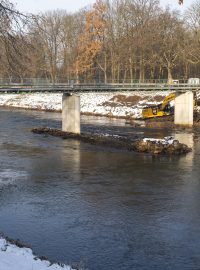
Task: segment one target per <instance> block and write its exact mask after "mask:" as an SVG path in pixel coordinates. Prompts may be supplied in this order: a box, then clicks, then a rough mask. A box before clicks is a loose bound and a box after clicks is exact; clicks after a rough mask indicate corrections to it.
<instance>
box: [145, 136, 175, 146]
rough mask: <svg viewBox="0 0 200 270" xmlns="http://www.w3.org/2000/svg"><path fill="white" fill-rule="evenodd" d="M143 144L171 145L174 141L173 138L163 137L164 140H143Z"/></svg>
mask: <svg viewBox="0 0 200 270" xmlns="http://www.w3.org/2000/svg"><path fill="white" fill-rule="evenodd" d="M143 141H144V142H155V143H161V144H165V145H166V144H173V143H174V141H176V140H175V139H173V137H164V139H155V138H144V139H143Z"/></svg>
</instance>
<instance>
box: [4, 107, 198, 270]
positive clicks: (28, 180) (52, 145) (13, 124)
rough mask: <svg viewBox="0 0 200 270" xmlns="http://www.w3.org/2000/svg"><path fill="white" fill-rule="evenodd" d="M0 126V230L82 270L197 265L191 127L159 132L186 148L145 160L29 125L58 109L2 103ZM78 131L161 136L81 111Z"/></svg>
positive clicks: (51, 123) (53, 117)
mask: <svg viewBox="0 0 200 270" xmlns="http://www.w3.org/2000/svg"><path fill="white" fill-rule="evenodd" d="M0 124H1V126H0V156H1V160H0V231H1V232H2V233H4V234H5V235H7V236H9V237H11V238H14V239H17V238H18V239H20V240H21V241H23V242H25V243H28V244H29V245H30V246H31V247H32V248H33V250H34V252H35V253H36V254H39V255H44V256H46V257H48V258H49V259H50V260H53V261H60V262H62V263H66V264H77V265H79V266H84V269H89V270H108V269H109V270H116V269H120V270H128V269H139V270H144V269H145V270H150V269H152V270H156V269H159V270H160V269H162V270H172V269H173V270H179V269H182V270H190V269H191V270H195V269H199V268H200V254H199V250H200V166H199V164H200V143H199V140H198V138H199V134H198V133H191V132H187V131H185V132H184V133H180V132H179V133H177V134H171V133H170V131H166V132H165V135H176V136H177V137H178V138H180V139H181V140H184V141H185V142H187V143H188V144H189V145H190V146H192V147H193V152H192V153H189V154H188V155H186V156H182V157H152V156H151V155H144V154H138V153H133V152H127V151H120V150H114V149H111V148H104V147H96V146H93V145H89V144H85V143H81V142H78V141H75V140H62V139H60V138H54V137H51V136H44V135H37V134H33V133H31V132H30V129H31V128H33V127H44V126H48V127H55V128H60V127H61V121H60V114H58V113H46V112H36V111H25V110H17V109H3V108H1V109H0ZM82 130H83V131H92V132H97V133H99V132H103V133H112V134H120V135H124V136H125V135H127V136H137V135H144V136H150V135H152V136H159V131H158V130H155V131H153V132H151V134H150V131H145V130H144V131H141V130H140V131H139V130H137V131H135V130H134V128H133V127H132V126H131V125H129V124H126V122H125V121H123V120H108V119H105V118H95V117H86V116H85V117H82ZM143 132H144V133H143Z"/></svg>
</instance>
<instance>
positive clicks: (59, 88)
mask: <svg viewBox="0 0 200 270" xmlns="http://www.w3.org/2000/svg"><path fill="white" fill-rule="evenodd" d="M166 90H168V91H198V90H200V84H191V85H189V84H187V83H177V84H171V85H169V84H167V83H131V84H130V83H121V84H113V83H112V84H72V83H48V84H47V83H45V84H41V83H37V84H36V83H34V84H33V83H7V84H5V83H1V82H0V93H34V92H51V93H59V92H104V91H112V92H114V91H166Z"/></svg>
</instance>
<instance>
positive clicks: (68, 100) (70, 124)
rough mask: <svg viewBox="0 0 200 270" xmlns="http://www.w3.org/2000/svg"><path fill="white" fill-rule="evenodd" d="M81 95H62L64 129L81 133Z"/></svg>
mask: <svg viewBox="0 0 200 270" xmlns="http://www.w3.org/2000/svg"><path fill="white" fill-rule="evenodd" d="M80 130H81V129H80V96H76V95H72V94H68V93H64V94H63V96H62V131H65V132H71V133H76V134H80Z"/></svg>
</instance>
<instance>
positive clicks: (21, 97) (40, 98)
mask: <svg viewBox="0 0 200 270" xmlns="http://www.w3.org/2000/svg"><path fill="white" fill-rule="evenodd" d="M169 93H170V91H151V92H149V91H135V92H133V91H132V92H130V91H129V92H113V93H112V92H101V93H80V94H79V95H80V97H81V99H80V100H81V113H82V114H85V115H94V116H108V117H115V118H124V119H139V118H141V116H142V109H143V108H144V107H145V106H147V105H155V104H158V103H160V102H161V101H162V100H163V99H164V98H165V96H167V95H168V94H169ZM0 106H5V107H15V108H23V109H32V110H43V111H55V112H61V110H62V94H61V93H58V94H50V93H44V94H43V93H42V94H41V93H35V94H32V93H31V94H0Z"/></svg>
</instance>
